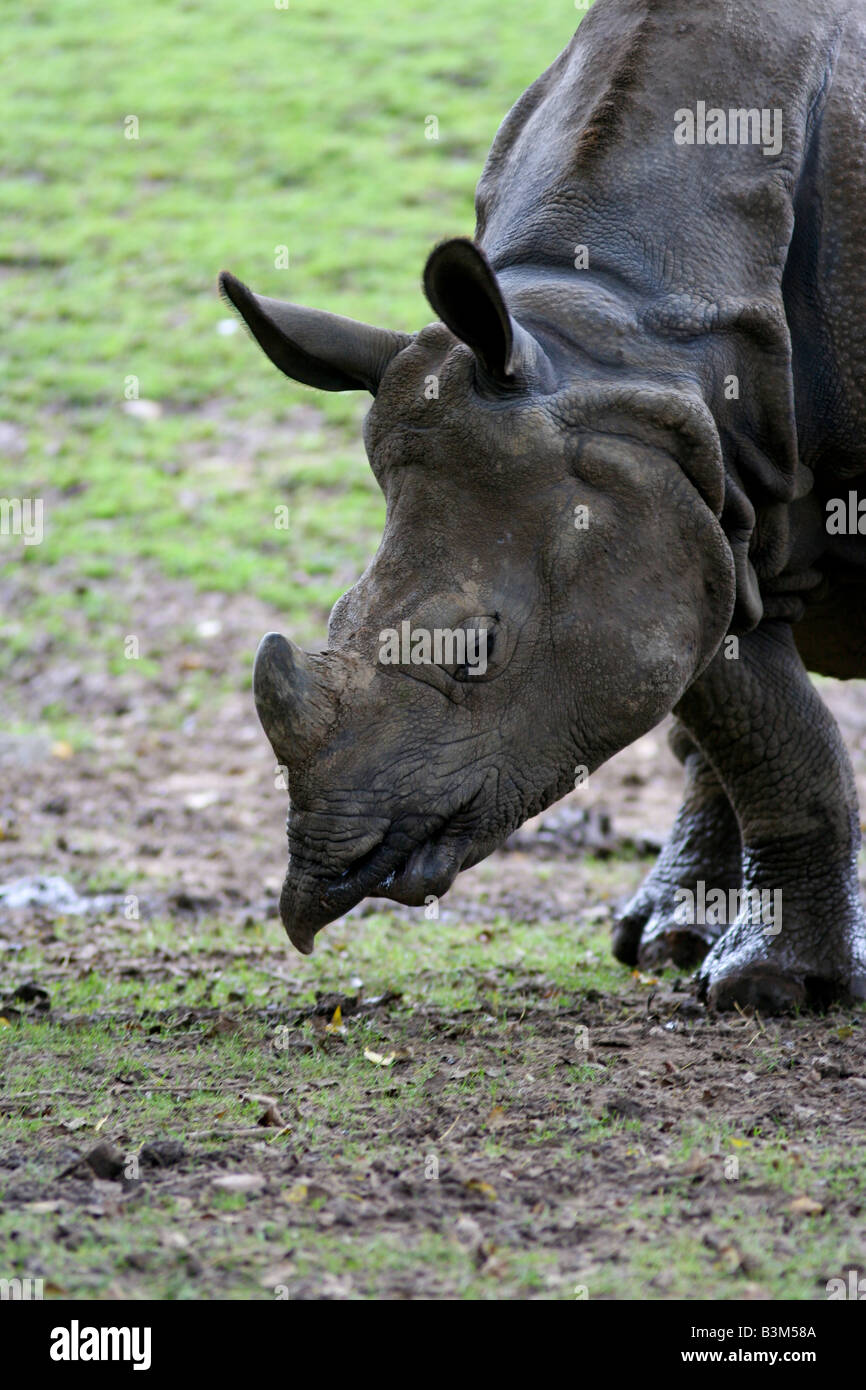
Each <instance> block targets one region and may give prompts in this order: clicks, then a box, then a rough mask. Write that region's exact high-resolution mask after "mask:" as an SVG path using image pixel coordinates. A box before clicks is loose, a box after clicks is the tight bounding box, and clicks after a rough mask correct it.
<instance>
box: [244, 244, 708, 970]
mask: <svg viewBox="0 0 866 1390" xmlns="http://www.w3.org/2000/svg"><path fill="white" fill-rule="evenodd" d="M221 287H222V290H223V293H224V294H225V296H226V297H227V298H228V299H229V300H230V301H231V303H232V304H233V305H234V306H235V307H236V308H237V309H238V311H239V312H240V314H241V315H242V316H243V318H244V320H245V321H246V323H247V325H248V327H249V329H250V330H251V332H252V334H253V336H254V337H255V338H256V339H257V341H258V342H259V344H260V345H261V347H262V348H263V349H264V351H265V352H266V353H267V355H268V356H269V357H270V358H271V360H272V361H273V362H274V363H275V364H276V365H277V366H278V367H280V368H281V369H282V371H283V372H285V373H286V374H287V375H288V376H290V377H292V378H293V379H295V380H296V381H300V382H304V383H306V384H307V385H310V386H314V387H318V388H320V389H323V390H332V391H342V390H367V391H369V392H371V393H372V395H373V396H374V398H375V399H374V402H373V405H372V408H371V409H370V411H369V413H368V415H367V417H366V421H365V428H364V438H365V444H366V448H367V453H368V456H369V460H370V464H371V466H372V469H373V472H374V474H375V476H376V479H377V481H378V483H379V486H380V487H381V489H382V491H383V493H384V496H385V499H386V504H387V512H386V522H385V531H384V535H383V538H382V541H381V544H380V546H379V549H378V551H377V553H376V556H375V558H374V559H373V560H372V562H371V563H370V565H369V566H368V568H367V570H366V571H365V573H364V574H363V575H362V577H361V578H360V579H359V580H358V582H357V584H355V585H354V587H353V588H351V589H350V590H349V591H348V593H346V594H344V595H343V597H342V598H341V599H340V600H339V601H338V602H337V604H336V605H335V607H334V609H333V612H332V614H331V617H330V622H329V630H328V646H327V650H325V651H322V652H319V653H312V654H311V653H307V652H303V651H301V650H299V649H298V648H297V647H296V646H294V645H293V644H292V643H291V642H289V641H287V640H286V639H285V638H283V637H281V636H279V635H278V634H275V633H270V634H268V636H266V637H265V638H264V639H263V641H262V643H261V645H260V647H259V650H258V654H257V656H256V662H255V671H254V680H253V686H254V695H255V701H256V707H257V710H258V713H259V717H260V719H261V722H262V725H263V727H264V730H265V733H266V734H267V737H268V739H269V740H270V743H271V746H272V748H273V751H274V753H275V754H276V757H277V760H278V762H279V763H280V764H282V765H284V766H285V767H286V768H287V770H288V784H289V795H290V811H289V819H288V840H289V867H288V872H287V875H286V879H285V884H284V887H283V890H282V894H281V899H280V915H281V917H282V919H283V922H284V924H285V927H286V930H287V931H288V934H289V937H290V938H291V940H292V941H293V943H294V944H295V946H296V947H297V948H298V949H299V950H300V951H302V952H305V953H307V952H310V951H311V950H312V949H313V939H314V935H315V933H316V932H317V931H318V930H319V929H320V928H321V927H323V926H324V925H325V924H326V923H327V922H329V921H331V920H333V919H334V918H335V917H338V916H340V915H341V914H342V913H344V912H346V911H348V910H349V908H351V907H353V906H354V905H355V904H356V903H357V902H359V901H360V900H361V899H362V898H364V897H365V896H368V895H376V896H386V897H389V898H392V899H394V900H396V901H397V902H400V903H405V904H410V905H418V904H422V903H424V902H425V901H426V900H429V899H430V898H431V897H433V896H435V897H439V896H441V895H442V894H443V893H445V891H446V890H447V889H448V887H449V886H450V884H451V883H452V881H453V880H454V878H455V876H456V875H457V874H458V873H459V872H460V870H461V869H464V868H467V867H469V866H470V865H473V864H476V863H478V861H479V860H481V859H483V858H484V857H485V856H486V855H488V854H490V853H491V851H492V850H494V849H495V848H496V847H497V846H498V845H499V844H501V843H502V841H503V840H504V839H505V838H506V837H507V836H508V835H509V834H510V833H511V831H513V830H514V829H515V828H516V827H517V826H519V825H520V824H521V823H522V822H523V821H524V820H526V819H527V818H528V817H530V816H533V815H535V814H537V813H538V812H539V811H541V810H543V809H544V808H545V807H547V806H549V805H550V804H551V803H552V802H554V801H556V800H557V799H558V798H559V797H561V796H563V795H564V794H565V793H567V792H568V791H570V790H571V789H572V788H573V787H574V785H575V781H576V779H582V778H583V777H585V776H586V775H587V774H588V773H590V772H592V771H593V770H594V769H595V768H596V767H598V766H599V765H600V764H601V763H602V762H604V761H605V759H607V758H608V757H610V756H611V755H612V754H613V753H615V752H617V751H618V750H620V749H622V748H624V747H625V746H627V745H628V744H629V743H631V742H632V741H633V740H634V739H636V738H638V737H639V736H640V735H641V734H643V733H645V732H646V731H647V730H649V729H650V728H652V727H653V726H654V725H655V724H657V723H658V721H659V720H660V719H662V718H663V717H664V715H665V714H666V713H667V712H668V711H670V710H671V708H672V707H673V706H674V704H675V703H676V702H677V700H678V699H679V697H680V696H681V695H682V693H683V692H684V691H685V689H686V688H687V686H688V685H689V684H690V683H691V682H692V680H693V679H694V678H695V677H696V675H697V674H699V672H700V671H701V670H702V669H703V667H704V666H705V665H706V664H707V662H708V661H709V660H710V659H711V657H712V656H713V654H714V653H715V651H716V650H717V648H718V646H719V644H720V643H721V641H722V639H723V637H724V635H725V633H726V631H727V629H728V624H729V620H730V617H731V612H732V607H733V602H734V578H733V563H732V559H731V551H730V547H729V545H728V543H727V542H726V539H725V535H724V532H723V530H722V527H721V525H720V522H719V516H720V513H721V509H722V502H723V496H722V494H723V471H722V463H721V453H720V447H719V442H718V436H717V434H716V431H715V427H714V426H713V424H712V418H711V416H710V415H709V412H708V411H707V409H706V407H705V406H704V404H703V401H702V400H701V399H700V397H699V395H698V393H697V391H690V390H688V389H686V388H685V387H683V386H682V384H679V385H678V386H677V387H676V389H674V387H672V386H671V384H670V383H665V384H662V385H660V384H659V383H658V382H657V381H652V380H642V379H634V378H633V377H630V378H629V379H628V380H626V381H624V380H622V379H620V378H619V377H618V376H617V375H616V374H615V373H613V372H609V371H607V369H606V368H604V366H603V365H601V366H600V365H599V364H598V363H596V362H594V361H593V360H592V359H591V357H589V356H582V357H581V358H580V360H577V359H576V358H575V354H574V352H572V351H569V350H568V348H567V347H566V346H565V345H564V344H563V342H562V340H561V338H560V337H559V335H558V334H557V333H556V332H553V331H550V329H549V328H548V327H546V325H545V323H544V321H543V316H539V315H538V312H537V308H534V309H533V310H532V312H528V311H527V312H525V313H524V314H523V315H522V317H523V320H524V321H523V322H520V321H519V318H520V317H521V314H520V308H519V301H520V294H519V293H518V292H516V293H515V294H514V296H513V297H512V303H511V311H510V310H509V307H508V306H507V304H506V299H505V294H504V291H503V287H502V283H501V282H500V280H498V279H497V277H496V275H495V274H494V272H493V270H492V269H491V267H490V265H489V263H488V262H487V260H486V258H485V256H484V254H483V252H482V251H481V250H480V248H479V247H478V246H476V245H475V243H473V242H470V241H468V240H463V239H458V240H454V241H449V242H445V243H443V244H442V245H440V246H439V247H437V248H436V249H435V250H434V251H433V253H432V254H431V256H430V259H429V261H428V263H427V266H426V269H425V273H424V287H425V291H426V294H427V297H428V299H429V301H430V303H431V304H432V306H433V308H434V310H435V312H436V313H437V314H438V316H439V318H440V319H441V322H436V323H432V324H430V325H428V326H427V327H426V328H423V329H422V330H421V331H420V332H419V333H417V334H415V335H412V336H409V335H406V334H401V333H394V332H389V331H386V330H383V329H378V328H373V327H370V326H368V325H365V324H361V323H357V322H354V321H353V320H350V319H345V318H341V317H339V316H336V315H333V314H327V313H323V312H319V311H315V310H311V309H306V308H300V307H298V306H295V305H290V304H285V303H281V302H279V301H276V300H272V299H266V298H262V297H260V296H257V295H254V294H253V293H252V292H251V291H250V290H248V289H247V288H246V287H245V286H244V285H242V284H241V283H240V282H239V281H238V280H236V279H234V277H232V276H230V275H228V274H224V275H223V276H222V277H221ZM528 302H530V303H532V304H535V303H536V297H532V296H530V300H529V301H528Z"/></svg>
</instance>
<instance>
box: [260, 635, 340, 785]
mask: <svg viewBox="0 0 866 1390" xmlns="http://www.w3.org/2000/svg"><path fill="white" fill-rule="evenodd" d="M314 661H315V658H311V657H309V656H308V655H307V653H306V652H302V651H301V649H300V647H296V646H295V644H294V642H289V641H287V640H286V638H285V637H282V636H281V635H280V633H278V632H269V633H267V634H266V636H264V637H263V638H262V640H261V642H260V643H259V649H258V651H257V652H256V659H255V665H254V666H253V697H254V699H255V702H256V712H257V713H258V716H259V720H260V721H261V725H262V728H263V729H264V731H265V733H266V734H267V736H268V739H269V741H270V743H271V746H272V747H273V749H274V752H275V753H276V754H277V757H278V758H280V759H281V760H285V761H286V762H287V763H288V764H289V765H292V764H294V763H297V762H298V761H299V760H300V759H301V758H302V757H303V756H304V754H305V752H306V751H307V749H308V748H309V747H310V745H311V743H312V742H313V741H314V740H315V739H316V737H317V735H321V733H322V732H323V731H324V729H325V728H326V727H327V726H328V724H329V723H330V719H329V709H328V704H327V695H326V691H325V689H324V685H323V682H322V681H321V679H320V678H319V676H318V675H317V673H316V672H315V670H314V667H313V663H314Z"/></svg>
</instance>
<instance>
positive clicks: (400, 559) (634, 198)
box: [221, 0, 866, 1012]
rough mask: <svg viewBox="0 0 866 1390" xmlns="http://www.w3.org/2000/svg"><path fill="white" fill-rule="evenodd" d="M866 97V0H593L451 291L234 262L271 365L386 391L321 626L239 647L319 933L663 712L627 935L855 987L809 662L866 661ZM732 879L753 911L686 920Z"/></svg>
mask: <svg viewBox="0 0 866 1390" xmlns="http://www.w3.org/2000/svg"><path fill="white" fill-rule="evenodd" d="M864 112H866V4H864V3H863V0H726V3H724V4H723V3H721V0H597V3H596V4H595V5H594V6H593V8H592V9H591V10H590V12H589V14H588V15H587V17H586V18H585V19H584V20H583V22H582V23H581V24H580V27H579V29H578V31H577V33H576V35H575V37H574V38H573V40H572V41H571V43H570V44H569V45H568V47H567V48H566V49H565V50H564V52H563V53H562V54H560V56H559V57H558V58H557V59H556V61H555V62H554V63H553V64H552V66H551V67H549V68H548V69H547V71H546V72H545V73H543V75H542V76H541V77H539V78H538V80H537V81H536V82H534V83H533V85H532V86H531V87H530V88H529V90H528V91H527V92H525V93H524V95H523V96H522V97H521V98H520V99H519V101H518V102H517V104H516V105H515V106H514V107H513V109H512V110H511V112H510V113H509V114H508V115H507V116H506V118H505V120H504V121H503V123H502V125H501V127H500V129H499V131H498V133H497V135H496V138H495V141H494V144H493V147H492V149H491V151H490V154H489V157H488V159H487V163H486V165H485V168H484V171H483V173H482V177H481V181H480V183H479V185H478V190H477V198H476V211H477V223H476V229H475V235H474V238H473V239H472V240H470V239H468V238H462V237H457V238H454V239H451V240H446V241H444V242H442V243H441V244H439V245H437V246H435V248H434V249H433V251H432V253H431V254H430V257H429V259H428V261H427V264H426V267H425V269H424V274H423V285H424V290H425V293H426V296H427V299H428V300H429V303H430V304H431V306H432V308H433V310H434V312H435V314H436V316H437V318H436V321H435V322H433V323H431V324H428V325H427V326H426V327H424V328H422V329H421V330H420V331H419V332H417V333H414V334H407V333H402V332H392V331H389V330H387V329H383V328H377V327H371V326H368V325H366V324H363V323H359V322H355V321H353V320H351V319H347V318H344V317H341V316H338V315H336V314H332V313H325V312H321V311H319V310H314V309H309V308H301V307H298V306H297V305H293V304H288V303H283V302H281V301H278V300H274V299H270V298H266V297H262V296H259V295H256V294H254V293H252V292H251V291H250V290H249V289H248V288H246V286H245V285H243V284H242V283H241V282H240V281H238V280H237V279H235V278H234V277H233V276H231V275H229V274H227V273H224V274H223V276H222V277H221V284H222V290H223V293H224V294H225V296H227V298H228V299H229V300H230V301H231V303H232V305H234V306H235V308H236V309H237V310H238V311H239V312H240V314H241V316H242V317H243V319H244V320H245V321H246V324H247V325H248V327H249V329H250V330H251V332H252V335H253V336H254V338H255V339H257V341H258V343H259V344H260V345H261V347H262V348H263V349H264V351H265V352H266V353H267V355H268V356H269V357H270V358H271V360H272V362H273V363H275V365H276V366H277V367H279V368H280V369H281V370H282V371H283V372H284V373H286V374H287V375H288V376H289V377H291V378H293V379H294V380H295V381H298V382H303V383H306V384H307V385H308V386H312V387H316V388H318V389H320V390H326V391H350V390H358V391H367V392H370V393H371V394H372V395H373V397H374V401H373V404H372V407H371V409H370V411H369V413H368V414H367V416H366V420H365V426H364V440H365V444H366V449H367V453H368V456H369V460H370V464H371V466H372V468H373V472H374V474H375V477H376V479H377V481H378V483H379V485H380V487H381V489H382V491H383V493H384V495H385V499H386V503H387V512H386V522H385V530H384V535H383V538H382V541H381V544H380V547H379V549H378V551H377V553H376V555H375V558H374V559H373V560H372V562H371V563H370V565H369V566H368V568H367V570H366V571H365V573H364V574H363V575H362V577H361V578H360V579H359V580H358V582H357V584H355V585H354V587H353V588H351V589H350V590H349V591H348V593H346V594H345V595H344V596H343V597H342V598H341V599H340V600H339V601H338V602H337V604H336V605H335V607H334V609H333V612H332V614H331V617H330V623H329V632H328V645H327V650H324V651H321V652H315V653H306V652H303V651H300V650H299V649H298V648H297V647H296V646H294V645H293V644H292V643H291V642H289V641H287V640H286V639H285V638H283V637H282V636H280V635H278V634H275V633H271V634H268V635H267V636H266V637H265V638H264V639H263V641H262V643H261V645H260V647H259V650H258V654H257V656H256V661H255V669H254V680H253V687H254V695H255V701H256V705H257V709H258V712H259V716H260V719H261V722H262V725H263V727H264V730H265V732H266V734H267V737H268V739H269V740H270V743H271V745H272V748H273V751H274V753H275V754H276V757H277V759H278V761H279V763H280V764H283V765H285V766H286V767H287V769H288V785H289V796H290V809H289V819H288V841H289V867H288V873H287V876H286V879H285V885H284V887H283V890H282V894H281V899H280V913H281V916H282V920H283V922H284V924H285V927H286V929H287V931H288V934H289V937H290V938H291V940H292V942H293V943H294V944H295V946H296V947H298V949H299V950H301V951H303V952H309V951H311V950H312V948H313V938H314V935H315V933H316V932H317V931H319V930H320V928H322V927H323V926H324V925H325V924H326V923H328V922H330V921H331V920H332V919H334V918H335V917H337V916H339V915H341V914H343V913H345V912H346V911H348V910H349V909H350V908H352V907H353V906H354V905H355V904H356V903H358V902H359V901H360V900H361V899H362V898H364V897H365V896H368V895H376V896H386V897H389V898H391V899H393V900H395V901H396V902H398V903H404V904H410V905H418V904H423V903H425V902H426V901H429V900H430V899H431V897H436V898H438V897H440V896H441V895H442V894H444V893H445V892H446V891H447V889H448V887H449V885H450V884H451V883H452V882H453V880H454V878H455V876H456V875H457V874H458V873H459V872H460V870H461V869H465V868H468V867H469V866H471V865H474V864H477V863H478V862H479V861H480V860H482V859H484V858H485V856H487V855H489V854H490V853H491V852H492V851H493V850H495V849H496V847H497V846H499V845H501V844H502V842H503V841H504V840H505V839H506V837H507V836H508V835H509V834H510V833H511V832H512V831H514V830H515V828H516V827H517V826H519V825H520V824H521V823H522V822H523V821H525V820H526V819H527V818H529V817H532V816H534V815H536V814H537V813H539V812H540V811H542V810H543V809H544V808H545V807H548V806H550V805H551V803H553V802H555V801H556V800H557V799H558V798H560V797H562V796H563V795H565V794H566V793H567V792H569V791H571V790H572V789H573V787H574V786H575V782H576V778H577V779H578V780H580V778H581V777H582V776H584V775H586V774H588V775H589V776H591V775H592V772H593V770H594V769H596V768H598V766H599V765H600V764H601V763H603V762H604V761H605V760H606V759H607V758H610V757H611V756H612V755H613V754H614V753H616V752H617V751H618V750H620V749H623V748H625V747H626V746H627V745H629V744H630V743H632V742H633V741H634V740H636V739H637V738H638V737H639V736H641V735H643V734H644V733H646V732H647V731H648V730H650V729H652V728H653V727H654V726H656V725H657V724H659V723H660V722H661V721H662V720H663V719H664V718H665V717H666V716H667V715H668V714H670V713H671V712H672V713H673V715H674V723H673V726H672V735H671V740H672V746H673V748H674V751H675V753H676V754H677V756H678V757H679V759H680V761H681V762H682V765H683V767H684V771H685V781H686V787H685V798H684V801H683V805H682V809H681V810H680V812H679V815H678V817H677V819H676V823H675V825H674V828H673V831H672V833H671V835H670V838H669V839H668V841H667V843H666V845H665V847H664V848H663V850H662V853H661V855H660V858H659V860H658V862H657V864H656V866H655V868H654V869H653V870H652V872H651V873H650V875H649V877H648V878H647V880H646V881H645V883H644V885H643V887H642V888H641V889H640V890H639V891H638V893H637V895H636V896H635V897H634V898H633V899H632V901H631V902H630V903H629V904H628V905H627V907H626V908H625V910H624V911H623V912H622V914H621V916H620V918H619V920H618V922H617V924H616V926H615V932H614V942H613V948H614V952H615V955H616V956H617V957H618V959H619V960H621V961H623V962H625V963H627V964H629V965H634V964H635V963H640V964H642V965H653V966H655V965H659V964H663V963H664V962H666V961H667V962H670V961H673V962H674V963H675V964H677V965H678V966H680V967H681V968H682V967H686V968H693V967H694V968H696V969H697V976H696V978H697V983H698V988H699V992H700V994H701V996H702V997H703V998H704V999H706V1000H707V1001H708V1002H709V1004H710V1006H711V1007H715V1008H718V1009H729V1008H733V1007H746V1006H751V1007H759V1008H761V1009H762V1010H766V1011H771V1012H772V1011H776V1012H778V1011H783V1010H786V1009H789V1008H791V1007H794V1006H817V1007H826V1006H827V1005H828V1004H829V1003H830V1002H831V1001H836V1000H840V1001H846V1002H850V1001H851V1000H852V999H855V998H863V997H864V996H866V920H864V912H863V906H862V903H861V899H860V893H859V885H858V874H857V856H858V851H859V847H860V816H859V810H858V803H857V794H856V788H855V781H854V776H853V772H852V766H851V763H850V760H849V757H848V754H847V752H846V750H845V747H844V744H843V741H842V738H841V735H840V732H839V729H838V726H837V724H836V722H835V720H834V719H833V717H832V716H831V714H830V713H829V711H828V709H827V707H826V706H825V704H824V702H823V701H822V700H821V699H820V697H819V695H818V693H817V692H816V689H815V688H814V686H813V685H812V683H811V682H810V680H809V677H808V675H807V668H808V669H809V670H811V671H813V672H816V673H823V674H824V675H828V676H833V677H839V678H853V677H862V676H866V620H864V595H866V588H864V585H866V501H863V502H861V501H860V498H861V497H863V498H866V256H864V246H866V155H864V150H866V116H864ZM419 634H420V640H419ZM437 634H445V638H446V639H447V640H444V641H443V642H440V643H439V644H438V646H437V642H436V638H437ZM470 636H471V639H472V640H470ZM395 638H396V645H395ZM407 639H408V640H407ZM473 657H474V658H476V659H473ZM482 657H483V659H481V658H482ZM386 658H387V659H386ZM709 890H712V892H713V893H714V894H716V895H718V894H720V893H721V894H722V895H724V896H725V900H728V898H730V897H731V896H733V900H734V903H735V908H736V910H735V911H734V912H733V913H727V914H726V913H724V912H717V913H715V914H714V913H712V912H710V913H707V914H706V919H707V920H702V919H701V914H700V913H698V914H692V917H693V918H694V920H691V919H690V918H689V914H688V911H686V912H685V913H684V911H683V905H684V903H686V902H687V897H688V895H689V894H691V895H692V897H694V895H695V894H699V893H704V895H705V896H706V895H707V893H708V892H709ZM768 895H772V901H773V903H774V905H775V908H776V910H775V911H774V912H773V913H772V914H771V915H770V917H769V918H768V917H767V915H766V914H765V913H764V912H763V911H761V910H759V908H758V905H759V904H761V903H766V900H767V897H768ZM716 919H718V920H716Z"/></svg>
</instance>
